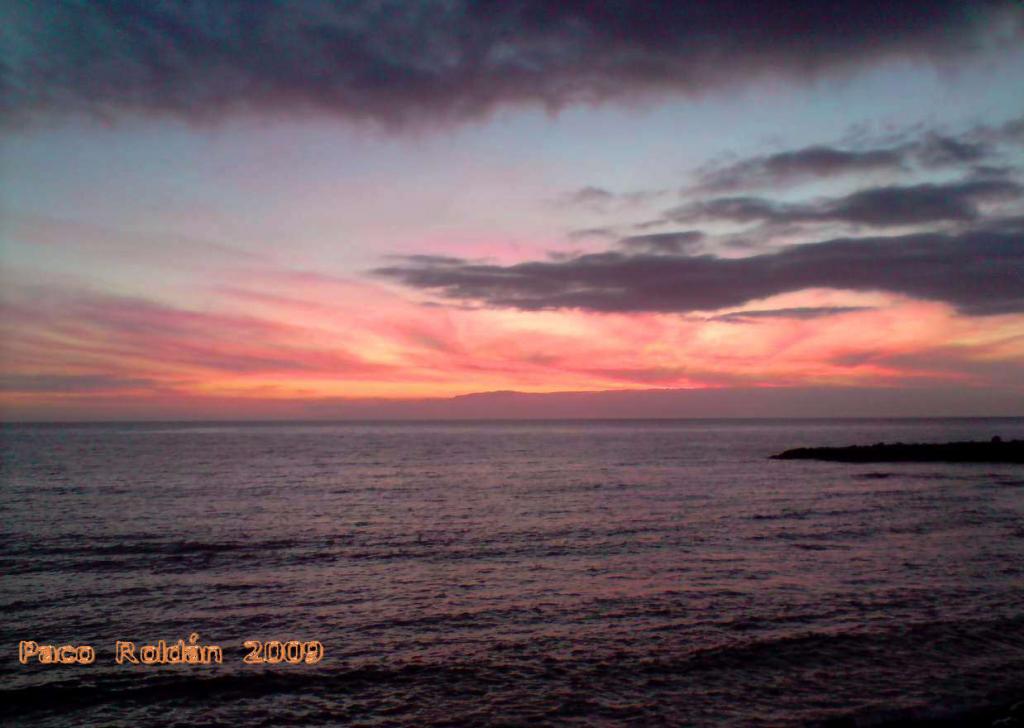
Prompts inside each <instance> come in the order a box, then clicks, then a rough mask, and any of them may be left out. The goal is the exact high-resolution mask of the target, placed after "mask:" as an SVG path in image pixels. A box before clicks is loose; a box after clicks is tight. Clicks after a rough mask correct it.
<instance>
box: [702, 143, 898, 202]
mask: <svg viewBox="0 0 1024 728" xmlns="http://www.w3.org/2000/svg"><path fill="white" fill-rule="evenodd" d="M904 163H905V154H904V153H903V151H902V150H899V149H872V150H867V151H861V152H858V151H849V150H845V149H837V148H834V147H825V146H814V147H805V148H804V149H797V150H794V151H789V152H779V153H778V154H771V155H767V156H762V157H754V158H752V159H745V160H742V161H740V162H736V163H734V164H730V165H727V166H725V167H719V168H717V169H716V168H712V169H708V170H704V171H703V172H701V173H700V174H699V176H698V180H697V185H696V186H695V189H696V190H699V191H703V192H725V191H729V190H738V189H747V188H752V187H765V186H769V185H774V184H780V183H787V182H796V181H800V180H804V179H809V178H819V177H835V176H837V175H841V174H851V173H863V172H877V171H896V170H899V169H901V168H902V167H903V165H904Z"/></svg>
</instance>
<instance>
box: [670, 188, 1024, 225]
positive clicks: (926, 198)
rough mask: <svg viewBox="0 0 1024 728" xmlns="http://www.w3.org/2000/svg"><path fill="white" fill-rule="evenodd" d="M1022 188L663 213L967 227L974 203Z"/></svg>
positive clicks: (887, 191)
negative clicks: (955, 223)
mask: <svg viewBox="0 0 1024 728" xmlns="http://www.w3.org/2000/svg"><path fill="white" fill-rule="evenodd" d="M1021 193H1022V188H1021V186H1020V185H1018V184H1016V183H1014V182H1010V181H1008V180H997V179H991V180H986V179H978V180H966V181H961V182H953V183H949V184H920V185H911V186H906V187H901V186H896V185H893V186H887V187H873V188H868V189H864V190H858V191H857V192H853V193H851V194H849V195H845V196H843V197H838V198H833V199H827V200H821V201H818V202H813V203H801V204H785V203H777V202H772V201H771V200H766V199H764V198H761V197H719V198H715V199H711V200H704V201H700V202H695V203H692V204H688V205H683V206H681V207H677V208H675V209H673V210H669V211H668V212H666V213H665V214H666V217H669V218H671V219H673V220H675V221H676V222H693V221H696V220H728V221H731V222H739V223H748V222H766V223H772V224H776V225H786V224H791V223H804V222H842V223H850V224H854V225H868V226H872V227H887V226H896V225H917V224H921V223H934V222H967V221H972V220H975V219H977V218H978V215H979V211H978V207H977V205H978V203H980V202H986V201H993V200H1006V199H1013V198H1017V197H1020V196H1021Z"/></svg>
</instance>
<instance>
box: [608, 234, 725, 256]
mask: <svg viewBox="0 0 1024 728" xmlns="http://www.w3.org/2000/svg"><path fill="white" fill-rule="evenodd" d="M704 238H705V235H704V233H702V232H701V231H700V230H684V231H682V232H675V233H656V234H653V235H634V236H633V237H629V238H624V239H622V240H620V241H619V246H620V247H621V248H622V249H624V250H627V251H631V252H635V253H650V254H652V255H658V254H672V255H674V254H679V253H687V252H691V251H692V250H693V249H694V248H696V247H697V246H698V245H700V243H701V242H702V241H703V240H704Z"/></svg>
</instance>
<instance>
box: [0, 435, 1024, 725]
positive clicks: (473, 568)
mask: <svg viewBox="0 0 1024 728" xmlns="http://www.w3.org/2000/svg"><path fill="white" fill-rule="evenodd" d="M994 435H999V436H1001V437H1002V438H1003V439H1010V438H1022V437H1024V419H999V420H983V419H950V420H779V421H766V420H756V421H755V420H751V421H737V420H728V421H727V420H722V421H711V420H703V421H696V420H694V421H685V420H679V421H594V422H447V423H445V422H432V423H426V422H424V423H370V422H366V423H253V424H231V423H189V424H180V423H179V424H174V423H151V424H95V425H93V424H90V425H13V424H8V425H5V426H3V427H2V430H0V449H2V465H0V508H2V521H3V527H2V528H3V531H2V538H0V573H2V575H3V576H2V584H3V586H2V594H0V600H2V609H3V624H2V628H0V629H2V632H3V639H2V640H0V647H2V649H3V651H4V658H3V660H2V661H0V711H2V712H0V718H2V720H3V722H4V724H6V725H32V726H35V727H36V728H39V727H41V726H64V725H80V726H81V725H110V726H128V725H150V724H152V725H157V724H159V725H172V726H176V725H182V726H185V725H188V726H192V725H197V724H203V725H217V724H223V725H237V724H245V725H247V726H261V725H353V726H499V725H501V726H514V725H527V724H536V725H572V726H619V725H636V726H676V725H695V726H701V725H709V726H711V725H725V726H790V725H835V726H843V725H850V726H853V725H879V724H886V723H889V724H893V723H900V722H908V721H915V720H916V721H921V722H927V721H941V720H947V721H952V723H950V724H954V723H958V722H966V721H967V720H968V716H973V717H972V718H970V719H971V720H973V719H977V720H979V721H982V720H984V721H987V720H988V719H989V718H990V717H991V716H994V715H997V712H998V711H999V710H1002V709H1003V706H1007V705H1009V704H1011V703H1013V702H1015V701H1017V700H1024V466H1014V465H997V464H992V465H955V464H948V465H947V464H936V463H924V464H913V463H908V464H889V463H885V464H881V463H880V464H843V463H825V462H813V461H777V460H770V459H768V457H769V456H770V455H772V454H774V453H777V452H780V451H782V450H785V449H788V448H792V447H798V446H815V445H850V444H872V443H875V442H880V441H885V442H897V441H902V442H943V441H950V440H970V439H975V440H977V439H984V440H988V439H990V438H991V437H992V436H994ZM193 633H194V634H196V635H198V637H199V640H200V641H201V643H202V644H206V645H217V646H220V647H222V650H223V661H222V662H221V663H219V664H218V663H216V662H214V663H212V664H142V663H139V664H133V663H131V662H130V661H126V662H125V663H124V664H117V662H116V660H115V657H116V655H115V643H116V642H117V641H122V642H128V641H131V642H133V643H134V644H135V645H137V646H138V647H139V648H140V649H141V646H142V645H149V644H154V645H155V644H157V643H158V641H160V640H164V641H166V643H168V644H171V643H176V642H177V641H178V640H186V641H187V640H188V639H189V636H190V635H192V634H193ZM249 640H256V641H260V642H263V643H266V642H268V641H270V642H273V641H280V642H282V643H287V642H289V641H297V642H299V643H301V644H302V645H305V644H306V643H309V642H319V643H320V644H322V646H323V656H322V659H320V660H319V661H316V662H307V661H306V660H305V659H302V660H300V661H299V662H298V664H293V663H292V662H288V661H287V660H281V661H279V662H276V663H274V664H267V663H265V664H247V663H245V662H243V658H244V657H245V655H246V654H247V653H249V652H250V651H251V650H250V649H247V648H246V647H244V646H243V643H245V642H246V641H249ZM22 641H34V642H36V643H38V644H39V645H44V644H46V645H56V646H60V645H65V644H71V645H74V646H81V645H89V646H92V647H94V649H95V655H96V656H95V661H94V662H93V663H92V664H41V663H40V662H39V661H38V659H29V660H28V661H27V664H21V662H20V661H19V659H18V657H19V654H18V650H19V643H20V642H22ZM264 649H265V650H266V653H267V654H269V652H270V648H269V647H266V646H264ZM297 649H298V648H297ZM301 649H302V651H303V652H305V650H306V647H302V648H301ZM295 654H298V653H297V652H296V653H295ZM310 654H311V653H310ZM983 724H985V725H987V724H988V723H987V722H985V723H983Z"/></svg>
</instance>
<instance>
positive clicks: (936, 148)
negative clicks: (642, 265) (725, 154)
mask: <svg viewBox="0 0 1024 728" xmlns="http://www.w3.org/2000/svg"><path fill="white" fill-rule="evenodd" d="M1020 142H1024V118H1022V119H1015V120H1013V121H1009V122H1007V123H1005V124H1002V125H999V126H978V127H975V128H973V129H970V130H968V131H965V132H963V133H961V134H953V135H950V134H940V133H938V132H936V131H929V132H924V131H922V130H917V131H916V132H915V133H914V134H913V137H912V138H911V139H909V140H901V141H900V142H899V143H890V146H877V145H876V146H874V147H872V146H871V145H867V146H863V147H862V148H857V149H846V148H842V147H839V146H825V145H816V146H810V147H803V148H801V149H793V150H787V151H784V152H777V153H775V154H767V155H761V156H755V157H749V158H746V159H740V160H739V161H736V162H730V163H728V164H711V165H708V166H706V167H705V168H703V169H701V170H698V172H697V175H696V181H695V183H694V184H693V185H692V186H691V187H689V188H687V189H685V190H684V194H686V193H698V194H707V193H715V192H734V191H738V190H747V189H757V188H763V187H773V186H777V185H791V184H796V183H800V182H804V181H807V180H813V179H823V178H829V177H838V176H842V175H863V174H870V173H888V174H898V173H903V172H910V171H912V170H914V169H915V168H924V169H940V168H959V169H963V170H968V169H978V168H984V167H985V164H984V163H985V162H986V161H988V160H989V159H990V158H991V157H992V156H993V155H994V154H995V151H996V150H995V148H994V147H995V146H996V145H999V144H1006V143H1010V144H1013V143H1020Z"/></svg>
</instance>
